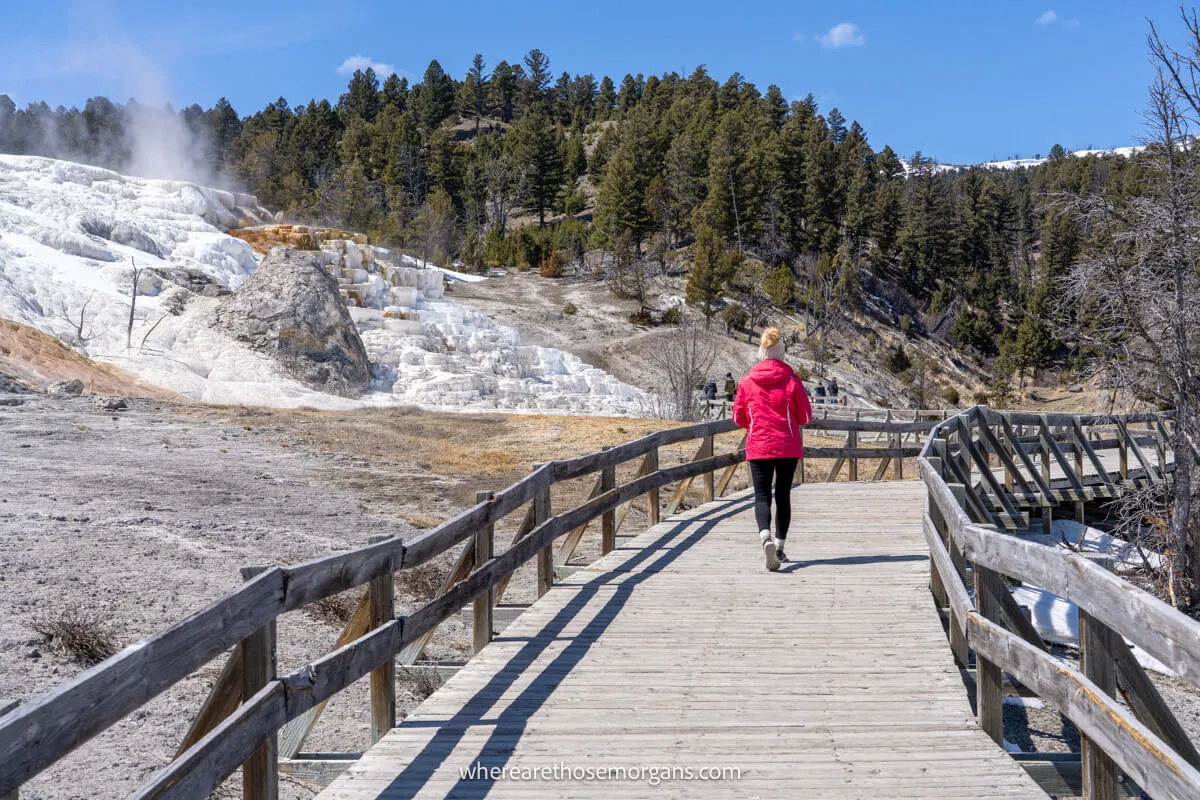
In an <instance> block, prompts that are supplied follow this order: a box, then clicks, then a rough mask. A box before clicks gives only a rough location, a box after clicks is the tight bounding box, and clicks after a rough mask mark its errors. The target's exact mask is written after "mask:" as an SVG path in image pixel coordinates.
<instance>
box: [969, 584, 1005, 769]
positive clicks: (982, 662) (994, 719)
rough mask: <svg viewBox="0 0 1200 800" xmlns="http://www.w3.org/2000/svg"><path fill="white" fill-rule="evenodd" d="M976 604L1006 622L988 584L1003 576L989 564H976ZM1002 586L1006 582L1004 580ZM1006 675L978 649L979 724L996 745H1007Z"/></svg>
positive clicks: (986, 614) (984, 612) (985, 614)
mask: <svg viewBox="0 0 1200 800" xmlns="http://www.w3.org/2000/svg"><path fill="white" fill-rule="evenodd" d="M974 566H975V607H976V609H977V610H978V611H979V614H980V615H981V616H982V617H984V618H985V619H988V620H990V621H992V622H996V623H999V624H1003V622H1002V621H1001V618H1000V617H1001V610H1000V598H998V597H996V596H995V595H994V594H993V593H992V590H991V587H990V586H989V581H988V576H989V574H991V575H993V576H995V578H996V580H997V581H999V580H1000V575H999V574H998V573H996V572H993V571H992V570H989V569H988V568H987V567H984V566H982V565H980V564H979V562H976V563H975V565H974ZM999 585H1001V586H1002V585H1003V584H1002V583H1001V584H999ZM1002 681H1003V675H1002V674H1001V671H1000V666H999V665H998V664H993V663H992V662H990V661H988V660H987V659H986V658H984V657H983V656H982V655H980V653H979V651H978V650H976V651H975V711H976V713H977V715H978V717H979V727H981V728H983V732H984V733H986V734H987V735H988V736H990V737H992V741H994V742H995V743H996V744H998V745H1001V746H1003V745H1004V705H1003V703H1004V700H1003V698H1002V696H1001V693H1000V685H1001V682H1002Z"/></svg>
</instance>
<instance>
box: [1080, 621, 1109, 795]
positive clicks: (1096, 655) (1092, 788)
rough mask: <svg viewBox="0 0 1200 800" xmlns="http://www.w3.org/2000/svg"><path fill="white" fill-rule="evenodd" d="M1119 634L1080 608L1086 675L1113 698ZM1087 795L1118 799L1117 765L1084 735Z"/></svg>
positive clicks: (1085, 789) (1083, 667)
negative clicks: (1115, 652) (1113, 642)
mask: <svg viewBox="0 0 1200 800" xmlns="http://www.w3.org/2000/svg"><path fill="white" fill-rule="evenodd" d="M1115 635H1116V634H1115V633H1113V630H1112V629H1111V628H1109V627H1108V626H1107V625H1105V624H1104V623H1102V622H1100V621H1099V620H1098V619H1096V618H1095V617H1093V616H1091V615H1090V614H1088V613H1087V612H1086V611H1084V610H1083V609H1082V608H1081V609H1079V666H1080V670H1081V671H1082V672H1083V674H1084V675H1085V676H1086V677H1087V678H1088V679H1089V680H1091V681H1092V682H1093V683H1095V684H1096V685H1097V686H1098V687H1099V688H1100V690H1101V691H1103V692H1104V693H1105V694H1107V695H1108V696H1109V697H1116V694H1117V664H1116V661H1115V660H1114V659H1113V646H1112V639H1113V637H1114V636H1115ZM1080 739H1081V744H1082V747H1081V750H1082V754H1083V796H1084V798H1085V800H1116V797H1117V767H1116V765H1115V764H1114V763H1113V761H1112V759H1111V758H1109V757H1108V755H1107V754H1106V753H1105V752H1104V751H1103V750H1101V749H1100V748H1099V747H1097V746H1096V745H1095V743H1093V742H1091V741H1090V740H1089V739H1088V738H1087V736H1084V735H1081V736H1080Z"/></svg>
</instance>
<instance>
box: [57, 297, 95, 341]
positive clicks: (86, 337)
mask: <svg viewBox="0 0 1200 800" xmlns="http://www.w3.org/2000/svg"><path fill="white" fill-rule="evenodd" d="M95 297H96V293H95V292H90V293H89V294H88V296H87V299H86V300H84V301H83V305H82V306H80V307H79V311H78V312H74V311H71V310H70V309H69V308H67V306H66V304H65V303H64V304H61V305H60V307H59V309H58V311H57V312H56V313H55V315H54V316H55V317H56V318H58V319H60V320H62V321H63V322H65V323H67V324H68V325H70V326H71V330H72V331H73V332H74V337H73V341H72V342H71V344H73V345H75V346H76V347H86V346H87V344H88V342H90V341H92V340H93V339H95V338H96V337H97V336H100V335H101V333H102V332H101V333H97V332H96V330H95V327H94V326H93V324H92V320H91V318H89V317H88V306H90V305H91V304H92V300H94V299H95Z"/></svg>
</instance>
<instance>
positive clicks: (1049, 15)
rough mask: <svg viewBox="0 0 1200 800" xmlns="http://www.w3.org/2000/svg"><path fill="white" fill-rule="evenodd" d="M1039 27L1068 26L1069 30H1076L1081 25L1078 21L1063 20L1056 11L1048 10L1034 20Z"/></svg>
mask: <svg viewBox="0 0 1200 800" xmlns="http://www.w3.org/2000/svg"><path fill="white" fill-rule="evenodd" d="M1034 22H1036V23H1037V24H1038V25H1066V26H1067V27H1069V28H1074V27H1075V26H1076V25H1078V24H1079V20H1077V19H1063V18H1062V17H1060V16H1059V15H1058V14H1057V13H1056V12H1055V11H1054V9H1047V10H1046V11H1043V12H1042V15H1041V16H1040V17H1038V18H1037V19H1036V20H1034Z"/></svg>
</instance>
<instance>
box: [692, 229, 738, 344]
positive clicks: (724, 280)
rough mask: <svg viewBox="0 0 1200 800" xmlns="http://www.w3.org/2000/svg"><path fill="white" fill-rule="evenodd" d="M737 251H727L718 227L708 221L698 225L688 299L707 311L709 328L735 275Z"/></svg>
mask: <svg viewBox="0 0 1200 800" xmlns="http://www.w3.org/2000/svg"><path fill="white" fill-rule="evenodd" d="M735 258H736V253H735V254H732V255H731V254H730V253H729V252H728V251H727V247H726V243H725V240H724V239H722V238H721V236H720V234H718V233H717V232H716V230H715V229H714V228H713V227H711V226H710V225H707V224H705V223H700V224H698V225H697V226H696V247H695V251H694V252H693V254H692V267H691V269H690V270H689V271H688V279H687V286H686V287H685V289H684V300H686V301H687V302H688V304H689V305H694V306H699V307H700V311H701V313H703V314H704V325H705V327H708V325H709V323H711V322H712V318H713V315H714V314H716V313H717V304H718V303H719V302H720V301H721V297H722V296H723V294H724V292H725V287H726V286H727V285H728V283H729V281H730V279H731V278H732V277H733V272H734V268H735V266H736V263H735Z"/></svg>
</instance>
